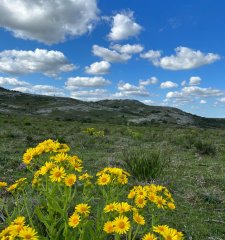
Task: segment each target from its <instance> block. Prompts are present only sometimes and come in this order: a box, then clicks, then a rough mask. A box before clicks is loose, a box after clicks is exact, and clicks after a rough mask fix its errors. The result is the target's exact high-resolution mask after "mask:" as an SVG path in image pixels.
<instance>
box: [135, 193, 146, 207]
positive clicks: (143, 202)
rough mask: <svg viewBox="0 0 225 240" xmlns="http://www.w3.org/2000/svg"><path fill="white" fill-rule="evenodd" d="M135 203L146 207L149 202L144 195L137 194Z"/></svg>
mask: <svg viewBox="0 0 225 240" xmlns="http://www.w3.org/2000/svg"><path fill="white" fill-rule="evenodd" d="M135 204H136V206H137V207H138V208H144V207H145V206H146V204H147V201H146V200H145V198H143V197H142V196H137V197H136V198H135Z"/></svg>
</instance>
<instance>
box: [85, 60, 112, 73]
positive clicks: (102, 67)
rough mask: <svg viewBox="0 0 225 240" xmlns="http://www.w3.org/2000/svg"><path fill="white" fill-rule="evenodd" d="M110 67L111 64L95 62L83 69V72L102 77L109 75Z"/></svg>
mask: <svg viewBox="0 0 225 240" xmlns="http://www.w3.org/2000/svg"><path fill="white" fill-rule="evenodd" d="M110 67H111V64H110V63H109V62H106V61H101V62H95V63H92V64H91V65H90V66H89V67H85V72H86V73H88V74H93V75H96V74H99V75H103V74H107V73H109V69H110Z"/></svg>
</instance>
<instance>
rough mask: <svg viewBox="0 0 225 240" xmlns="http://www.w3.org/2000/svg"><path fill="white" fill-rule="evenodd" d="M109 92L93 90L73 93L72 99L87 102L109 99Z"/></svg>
mask: <svg viewBox="0 0 225 240" xmlns="http://www.w3.org/2000/svg"><path fill="white" fill-rule="evenodd" d="M107 93H108V92H107V90H105V89H98V88H97V89H92V90H77V91H73V92H71V95H70V96H71V97H72V98H76V99H80V100H85V101H97V100H100V99H103V98H106V97H107V95H108V94H107Z"/></svg>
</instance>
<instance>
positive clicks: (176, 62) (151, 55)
mask: <svg viewBox="0 0 225 240" xmlns="http://www.w3.org/2000/svg"><path fill="white" fill-rule="evenodd" d="M140 56H141V57H142V58H145V59H148V60H149V61H150V62H152V64H153V65H154V66H157V67H161V68H163V69H169V70H174V71H176V70H187V69H193V68H198V67H201V66H203V65H207V64H211V63H213V62H215V61H217V60H219V59H220V58H221V57H220V56H219V55H218V54H215V53H202V52H201V51H200V50H193V49H191V48H187V47H177V48H175V55H171V56H165V57H162V56H161V52H160V51H154V50H150V51H148V52H146V53H143V54H141V55H140Z"/></svg>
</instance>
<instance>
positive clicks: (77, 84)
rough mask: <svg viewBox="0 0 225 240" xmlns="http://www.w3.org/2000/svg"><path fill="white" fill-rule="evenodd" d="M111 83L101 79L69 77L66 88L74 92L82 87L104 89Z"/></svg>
mask: <svg viewBox="0 0 225 240" xmlns="http://www.w3.org/2000/svg"><path fill="white" fill-rule="evenodd" d="M110 83H111V82H110V81H109V80H106V79H105V78H103V77H70V78H68V80H67V81H66V83H65V85H66V88H67V89H69V90H74V89H77V88H83V87H104V86H106V85H109V84H110Z"/></svg>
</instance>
